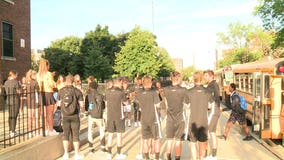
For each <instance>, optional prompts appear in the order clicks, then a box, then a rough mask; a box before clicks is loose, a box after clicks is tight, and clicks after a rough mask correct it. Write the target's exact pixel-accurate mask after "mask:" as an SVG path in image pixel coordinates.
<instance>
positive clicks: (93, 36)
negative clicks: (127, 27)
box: [81, 25, 125, 81]
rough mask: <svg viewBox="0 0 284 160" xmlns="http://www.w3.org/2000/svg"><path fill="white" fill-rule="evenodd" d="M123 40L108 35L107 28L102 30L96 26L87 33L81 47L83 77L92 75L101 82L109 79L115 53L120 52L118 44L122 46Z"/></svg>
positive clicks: (121, 37) (119, 37)
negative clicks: (83, 67) (83, 68)
mask: <svg viewBox="0 0 284 160" xmlns="http://www.w3.org/2000/svg"><path fill="white" fill-rule="evenodd" d="M124 38H125V37H123V35H122V36H118V38H116V37H115V36H114V35H112V34H110V33H109V31H108V27H107V26H106V27H104V28H102V27H101V26H100V25H97V27H96V29H95V31H90V32H87V33H86V35H85V37H84V39H83V41H82V46H81V52H82V54H83V57H84V66H85V77H87V76H89V75H94V76H97V77H96V78H97V79H100V80H102V81H103V80H105V79H107V78H110V77H111V76H112V74H113V69H112V66H113V64H114V59H115V52H117V51H120V46H119V44H123V39H124ZM91 66H93V67H95V68H91Z"/></svg>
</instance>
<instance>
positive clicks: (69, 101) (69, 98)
mask: <svg viewBox="0 0 284 160" xmlns="http://www.w3.org/2000/svg"><path fill="white" fill-rule="evenodd" d="M60 101H61V103H60V107H61V110H62V114H63V115H64V116H71V115H74V114H76V113H77V110H78V109H77V105H76V104H77V97H76V93H75V88H74V87H73V86H72V87H70V86H68V87H64V88H62V90H61V92H60Z"/></svg>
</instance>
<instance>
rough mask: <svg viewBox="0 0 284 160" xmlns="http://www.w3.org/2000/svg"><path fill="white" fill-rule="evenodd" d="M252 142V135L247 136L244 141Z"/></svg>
mask: <svg viewBox="0 0 284 160" xmlns="http://www.w3.org/2000/svg"><path fill="white" fill-rule="evenodd" d="M250 140H252V136H251V135H249V136H246V137H245V138H244V139H243V141H250Z"/></svg>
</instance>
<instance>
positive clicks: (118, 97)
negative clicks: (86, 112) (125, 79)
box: [105, 87, 126, 120]
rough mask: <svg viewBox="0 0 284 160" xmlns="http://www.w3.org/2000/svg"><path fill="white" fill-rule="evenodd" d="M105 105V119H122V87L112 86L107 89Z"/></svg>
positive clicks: (123, 99)
mask: <svg viewBox="0 0 284 160" xmlns="http://www.w3.org/2000/svg"><path fill="white" fill-rule="evenodd" d="M105 100H106V105H107V119H108V120H121V119H123V105H122V104H123V102H125V101H126V97H125V94H124V92H123V91H122V89H120V88H117V87H113V88H111V89H108V90H107V91H106V94H105Z"/></svg>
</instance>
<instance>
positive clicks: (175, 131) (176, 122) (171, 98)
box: [164, 71, 187, 160]
mask: <svg viewBox="0 0 284 160" xmlns="http://www.w3.org/2000/svg"><path fill="white" fill-rule="evenodd" d="M171 81H172V85H171V86H169V87H166V88H164V93H165V97H166V101H167V102H166V104H167V106H166V107H167V124H166V135H167V150H166V152H167V159H168V160H171V152H172V149H173V146H174V145H175V159H176V160H179V159H180V156H181V150H182V146H181V144H182V143H181V139H182V136H183V134H184V127H185V122H184V117H183V106H184V99H185V95H186V91H187V90H186V88H182V87H181V86H180V85H181V82H182V77H181V74H180V73H179V72H176V71H175V72H173V73H172V75H171Z"/></svg>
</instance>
